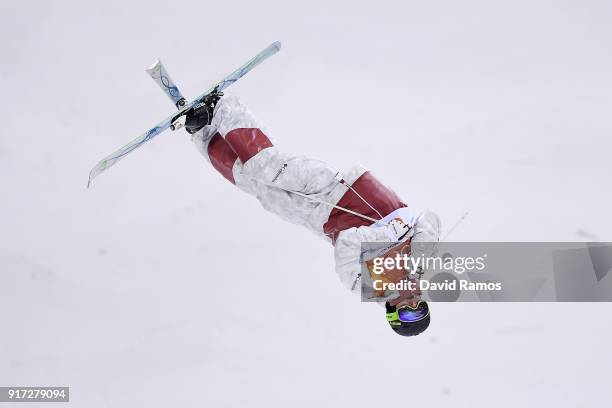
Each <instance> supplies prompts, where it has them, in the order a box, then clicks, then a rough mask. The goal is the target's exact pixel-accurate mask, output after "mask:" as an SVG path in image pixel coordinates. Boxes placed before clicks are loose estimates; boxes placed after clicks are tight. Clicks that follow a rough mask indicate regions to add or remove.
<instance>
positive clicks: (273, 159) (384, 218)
mask: <svg viewBox="0 0 612 408" xmlns="http://www.w3.org/2000/svg"><path fill="white" fill-rule="evenodd" d="M192 140H193V142H194V143H195V144H196V146H197V147H198V149H199V150H200V152H201V153H202V154H203V155H204V157H206V158H207V159H208V160H209V161H210V162H211V164H212V165H213V167H215V168H216V169H217V170H218V171H219V172H220V173H221V174H222V175H223V176H224V177H225V178H227V179H228V180H229V181H230V182H232V183H234V184H235V185H236V186H237V187H238V188H240V189H241V190H243V191H245V192H247V193H248V194H250V195H253V196H255V197H256V198H257V199H258V200H259V202H260V203H261V205H262V206H263V207H264V208H265V209H266V210H268V211H270V212H272V213H275V214H277V215H278V216H280V217H281V218H283V219H284V220H286V221H289V222H291V223H294V224H298V225H302V226H304V227H306V228H308V229H309V230H311V231H313V232H314V233H316V234H317V235H319V236H321V237H323V238H324V239H326V240H327V241H330V242H331V243H332V244H334V251H335V252H334V255H335V261H336V273H337V274H338V276H339V278H340V281H341V282H342V284H343V285H344V286H345V287H346V288H348V289H349V290H351V291H353V292H354V293H357V294H359V293H361V285H360V279H361V271H362V265H361V261H362V260H361V243H362V242H394V241H397V240H398V239H399V238H400V237H401V238H402V239H407V238H410V237H412V239H413V241H414V240H419V241H424V240H428V241H436V242H437V240H438V237H439V233H440V225H439V220H438V219H437V217H436V216H435V215H433V214H432V213H427V214H426V215H424V216H421V217H415V216H414V215H413V214H412V213H411V212H410V211H409V210H408V208H406V205H405V204H404V203H403V202H402V200H401V199H400V198H399V197H398V196H397V195H396V194H395V193H394V192H393V191H392V190H391V189H389V188H388V187H386V186H385V185H384V184H382V183H381V182H380V181H378V180H377V179H376V178H375V177H374V176H373V175H372V174H371V173H370V172H369V171H367V170H366V169H365V168H363V167H361V166H354V167H353V168H351V169H349V170H348V171H346V172H341V171H339V170H337V169H335V168H333V167H331V166H329V165H328V164H327V163H325V162H323V161H320V160H317V159H313V158H309V157H305V156H301V155H292V154H288V153H286V152H282V151H281V150H279V149H278V147H277V146H275V145H274V144H273V143H272V141H271V140H270V138H269V137H268V132H267V130H266V128H265V127H264V126H263V125H262V124H261V123H260V122H259V121H258V120H257V119H256V118H255V116H254V115H253V114H252V113H251V111H250V110H249V109H248V108H247V107H246V106H245V105H243V104H242V103H241V102H240V101H239V100H238V99H237V98H235V97H224V98H222V99H221V100H220V101H219V103H218V104H217V106H216V108H215V113H214V116H213V120H212V123H211V124H210V125H209V126H206V127H204V128H203V129H202V130H200V131H198V132H196V133H194V134H193V135H192ZM408 230H409V233H408ZM395 296H397V294H393V293H391V294H389V296H388V298H393V297H395Z"/></svg>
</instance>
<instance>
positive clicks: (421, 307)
mask: <svg viewBox="0 0 612 408" xmlns="http://www.w3.org/2000/svg"><path fill="white" fill-rule="evenodd" d="M428 314H429V307H428V306H427V303H426V302H419V304H418V305H417V307H416V309H412V308H410V307H407V306H405V307H402V308H400V309H398V310H397V316H398V318H399V320H400V321H402V322H406V323H412V322H418V321H419V320H422V319H424V318H425V317H426V316H427V315H428Z"/></svg>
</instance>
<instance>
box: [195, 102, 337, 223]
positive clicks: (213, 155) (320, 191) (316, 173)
mask: <svg viewBox="0 0 612 408" xmlns="http://www.w3.org/2000/svg"><path fill="white" fill-rule="evenodd" d="M206 129H210V130H209V135H208V134H206V133H201V132H202V131H198V133H197V134H196V135H198V137H194V142H195V143H196V144H197V145H198V146H199V148H200V151H201V152H202V153H203V154H204V156H205V157H207V158H208V159H209V160H210V161H211V163H212V164H213V166H215V168H216V169H217V170H218V171H219V172H220V173H221V174H223V175H224V177H225V178H227V179H228V180H230V181H231V182H232V183H234V184H236V186H237V187H239V188H240V189H241V190H243V191H245V192H247V193H249V194H251V195H254V196H255V197H257V199H258V200H259V201H260V202H261V204H262V206H263V207H264V208H265V209H267V210H268V211H271V212H273V213H275V214H277V215H279V216H280V217H282V218H284V219H286V220H287V221H290V222H293V223H297V224H302V225H306V226H308V227H310V228H311V229H314V230H317V231H320V229H321V228H322V227H321V225H322V223H323V222H324V220H325V219H326V218H327V216H328V215H329V208H320V207H321V206H320V205H319V203H318V202H317V201H315V200H309V199H307V198H304V197H301V196H299V195H296V194H291V193H290V192H291V191H297V192H300V193H302V194H307V195H313V196H316V197H317V198H318V199H319V200H327V201H330V200H331V199H328V197H327V196H328V195H329V194H330V193H331V192H332V190H335V189H341V190H342V189H343V188H342V186H339V184H338V181H337V179H336V175H337V173H338V172H337V170H336V169H333V168H331V167H330V166H328V165H327V164H326V163H324V162H322V161H320V160H316V159H312V158H308V157H304V156H295V155H290V154H287V153H284V152H282V151H280V150H279V149H278V147H276V146H274V144H273V143H272V141H271V140H270V139H269V138H268V136H267V131H266V130H265V127H264V126H263V125H262V124H261V122H259V121H258V120H257V118H256V117H255V116H254V115H253V114H252V113H251V111H250V110H248V108H247V107H246V106H244V105H243V104H242V103H240V101H239V100H238V99H237V98H232V97H225V98H223V99H221V100H220V101H219V103H218V104H217V106H216V107H215V112H214V116H213V119H212V123H211V124H210V126H207V127H206V128H204V130H206ZM214 132H218V134H214ZM196 135H194V136H196ZM207 136H208V137H209V139H207ZM331 201H333V200H331ZM319 224H321V225H319Z"/></svg>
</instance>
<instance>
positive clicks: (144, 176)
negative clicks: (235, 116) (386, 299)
mask: <svg viewBox="0 0 612 408" xmlns="http://www.w3.org/2000/svg"><path fill="white" fill-rule="evenodd" d="M611 12H612V4H611V3H610V2H609V1H582V2H575V1H574V2H572V1H513V2H507V1H461V2H457V1H429V2H424V1H403V2H399V1H397V2H394V1H384V2H373V1H368V2H358V1H341V2H340V1H321V2H318V3H317V2H313V1H308V2H288V1H277V2H271V1H230V2H224V1H215V2H211V1H193V2H187V1H183V2H170V1H165V2H155V1H148V2H146V3H145V2H141V3H138V2H128V1H123V2H116V3H109V2H102V1H95V2H91V1H89V2H85V1H74V2H55V1H34V2H21V1H7V0H3V1H2V3H1V4H0V90H1V92H2V97H1V98H0V101H1V106H0V112H2V113H1V117H2V126H1V127H0V183H1V184H0V185H1V188H2V195H1V198H0V209H1V211H0V322H1V325H2V326H1V327H0V385H24V386H25V385H58V386H61V385H70V386H71V387H72V395H71V400H72V402H71V406H78V407H88V408H93V407H135V406H147V407H158V406H159V407H165V406H180V407H203V406H209V407H210V406H220V407H242V406H253V407H265V406H294V407H312V406H313V405H317V406H330V407H339V406H352V407H361V406H363V407H366V406H367V407H372V406H386V405H389V404H393V405H395V404H402V405H403V406H417V405H423V406H425V405H427V406H453V407H475V406H483V407H485V406H487V407H488V406H491V405H495V406H499V407H510V406H511V407H515V406H517V405H520V406H555V407H565V406H567V407H570V406H578V405H580V406H605V405H607V404H608V403H609V398H608V397H609V384H608V382H609V380H608V373H607V371H608V370H607V369H606V367H608V368H609V367H610V366H611V365H612V358H611V357H610V356H611V353H610V350H609V344H610V341H611V340H612V323H611V321H610V313H611V312H612V307H611V306H610V305H608V304H518V305H517V304H434V305H433V306H432V309H433V311H432V313H433V315H432V323H431V326H430V329H429V330H428V331H427V332H426V333H425V334H423V335H421V336H418V337H417V338H414V339H406V338H401V337H399V336H396V335H395V334H393V333H392V332H391V331H390V330H389V328H388V327H387V324H386V322H385V320H384V316H383V311H382V310H381V309H380V308H378V307H376V306H374V305H371V304H361V303H359V301H358V300H357V299H356V298H354V297H353V296H352V295H351V294H350V293H348V291H346V290H345V289H344V288H343V287H342V286H341V285H340V282H339V280H338V279H337V277H336V276H335V273H334V271H333V252H332V247H331V246H330V245H329V244H328V243H326V242H324V241H323V240H319V239H317V238H316V237H314V236H313V235H312V234H311V233H309V232H307V231H305V230H301V229H299V228H296V227H294V226H292V225H289V224H284V223H283V222H282V221H280V220H277V219H276V218H275V217H274V216H273V215H271V214H268V213H266V212H265V211H264V210H262V209H261V208H260V207H259V205H258V203H257V201H256V200H255V199H253V198H252V197H248V196H246V195H244V194H243V193H241V192H240V191H238V190H237V189H236V188H235V187H234V186H232V185H231V184H230V183H228V182H227V181H226V180H224V179H223V178H221V177H220V176H219V175H218V174H217V173H216V172H215V171H213V170H212V168H211V167H210V165H209V164H208V163H206V162H205V161H204V160H203V159H202V158H201V156H200V155H199V153H198V152H197V151H196V150H195V149H194V148H193V146H192V145H191V143H190V141H189V138H188V137H187V136H186V135H185V134H183V133H182V132H181V133H180V134H173V133H170V132H168V133H166V134H163V135H162V136H160V137H159V138H158V139H156V140H155V141H154V142H152V143H150V144H149V145H147V146H145V147H143V148H142V149H141V150H140V151H138V152H135V153H134V154H133V155H131V156H130V157H129V158H127V159H125V160H124V161H122V162H121V163H119V164H117V166H116V167H114V168H113V169H111V170H109V171H108V172H107V173H105V174H103V175H102V176H100V177H99V178H98V179H97V180H96V182H95V183H94V185H93V187H92V188H91V189H89V190H87V189H85V185H86V181H87V174H88V172H89V169H90V168H91V167H92V166H93V165H94V164H95V163H96V162H97V161H98V160H99V159H100V158H102V157H103V156H106V155H107V154H108V153H110V152H111V151H113V150H114V149H115V148H117V147H119V146H121V145H122V144H124V143H125V142H127V141H128V140H130V139H132V138H133V137H135V136H137V135H138V134H140V133H141V132H142V131H144V130H146V129H147V128H148V127H150V126H152V125H154V124H155V123H157V122H158V121H159V120H161V119H162V118H163V117H165V116H166V115H167V114H169V113H170V112H172V110H173V107H172V105H171V104H170V103H169V100H168V99H167V98H166V96H164V95H163V94H162V93H161V91H160V89H158V87H157V85H155V84H154V83H153V82H152V81H151V79H150V78H149V77H148V76H147V74H146V73H145V72H144V68H146V67H148V66H149V65H150V64H151V63H152V62H153V61H154V60H155V59H156V58H157V57H160V56H161V57H162V59H163V61H164V63H165V65H166V66H167V68H168V70H169V72H170V73H171V75H172V77H173V79H174V80H175V81H176V82H177V84H178V85H179V87H180V88H181V89H182V91H183V93H184V94H185V95H186V96H188V97H193V96H195V95H197V94H199V93H201V92H202V91H203V90H204V89H206V88H208V87H209V86H210V85H211V84H212V83H213V82H214V81H216V80H218V79H220V78H221V77H223V76H224V75H225V74H226V73H228V72H230V71H231V70H233V69H234V68H235V67H237V66H238V65H240V64H242V63H243V62H244V61H245V60H247V59H248V58H250V57H251V56H252V55H254V54H255V53H256V52H258V51H259V50H260V49H261V48H263V47H264V46H266V45H267V44H269V43H270V42H272V41H274V40H281V41H282V42H283V49H282V51H281V52H280V53H279V54H278V55H276V56H274V57H273V58H272V59H270V60H269V61H266V62H265V63H264V64H263V65H261V66H260V67H258V68H256V70H254V71H253V72H252V73H250V74H249V75H248V76H247V77H245V78H244V79H243V80H241V81H240V82H239V83H238V84H236V85H235V86H233V87H232V88H230V89H229V91H230V92H232V93H234V94H238V95H240V96H241V97H242V98H243V99H244V100H245V102H246V103H247V104H249V105H250V106H251V108H252V110H253V111H254V112H255V113H256V114H257V115H258V116H259V117H260V118H261V119H262V120H263V121H265V122H266V123H267V124H268V126H269V127H270V129H271V130H272V136H273V137H274V138H275V140H276V142H277V144H278V145H279V146H281V147H282V148H284V149H286V150H288V151H292V152H298V153H306V154H310V155H313V156H316V157H319V158H322V159H325V160H327V161H329V162H330V163H332V164H334V165H336V166H338V167H339V168H341V169H347V168H349V167H350V166H352V165H353V164H357V163H360V164H362V165H365V166H367V167H369V168H370V169H372V170H373V171H374V173H375V174H376V175H377V176H379V177H380V178H381V179H382V180H384V181H385V182H386V183H387V184H389V185H390V186H392V187H393V188H394V189H395V190H396V191H397V192H398V193H399V194H400V195H401V196H402V197H403V198H404V199H405V200H406V201H407V202H408V203H409V205H410V206H411V207H412V208H414V209H415V211H418V210H422V209H425V208H430V209H432V210H434V211H436V212H438V213H439V214H440V216H441V217H442V220H443V222H444V224H445V226H446V227H449V226H450V225H452V224H453V223H454V222H455V221H456V220H457V219H458V218H459V217H460V216H461V214H463V213H464V212H465V211H469V212H470V216H469V218H468V219H467V220H466V221H465V222H464V223H463V224H462V225H460V226H459V228H458V229H457V230H456V231H455V232H454V233H453V235H452V237H451V238H452V239H453V240H460V241H545V240H551V241H576V240H577V241H582V240H595V239H599V240H608V241H610V240H612V233H611V232H610V231H612V228H611V227H612V216H611V215H610V208H612V195H611V194H610V171H611V165H610V150H611V147H612V142H611V139H610V131H611V130H612V117H611V116H610V108H611V106H612V104H611V96H610V92H611V90H612V76H611V75H610V72H612V58H611V57H610V49H611V45H612V44H611V42H612V41H611V40H612V35H611V34H612V33H611V30H612V26H611V25H610V20H611V17H612V16H611ZM24 407H25V405H24Z"/></svg>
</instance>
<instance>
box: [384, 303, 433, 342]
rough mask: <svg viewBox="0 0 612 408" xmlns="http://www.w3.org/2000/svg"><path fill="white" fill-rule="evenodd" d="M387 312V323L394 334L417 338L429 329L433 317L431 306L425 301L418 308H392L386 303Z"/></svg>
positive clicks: (418, 304)
mask: <svg viewBox="0 0 612 408" xmlns="http://www.w3.org/2000/svg"><path fill="white" fill-rule="evenodd" d="M385 309H386V310H387V322H389V325H390V326H391V328H392V329H393V331H394V332H396V333H397V334H399V335H400V336H416V335H417V334H420V333H422V332H424V331H425V330H426V329H427V327H429V322H430V321H431V315H430V313H429V306H428V305H427V302H425V301H424V300H421V301H419V303H417V305H416V306H414V307H412V306H400V307H399V308H397V307H395V306H391V305H390V304H389V302H386V303H385Z"/></svg>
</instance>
